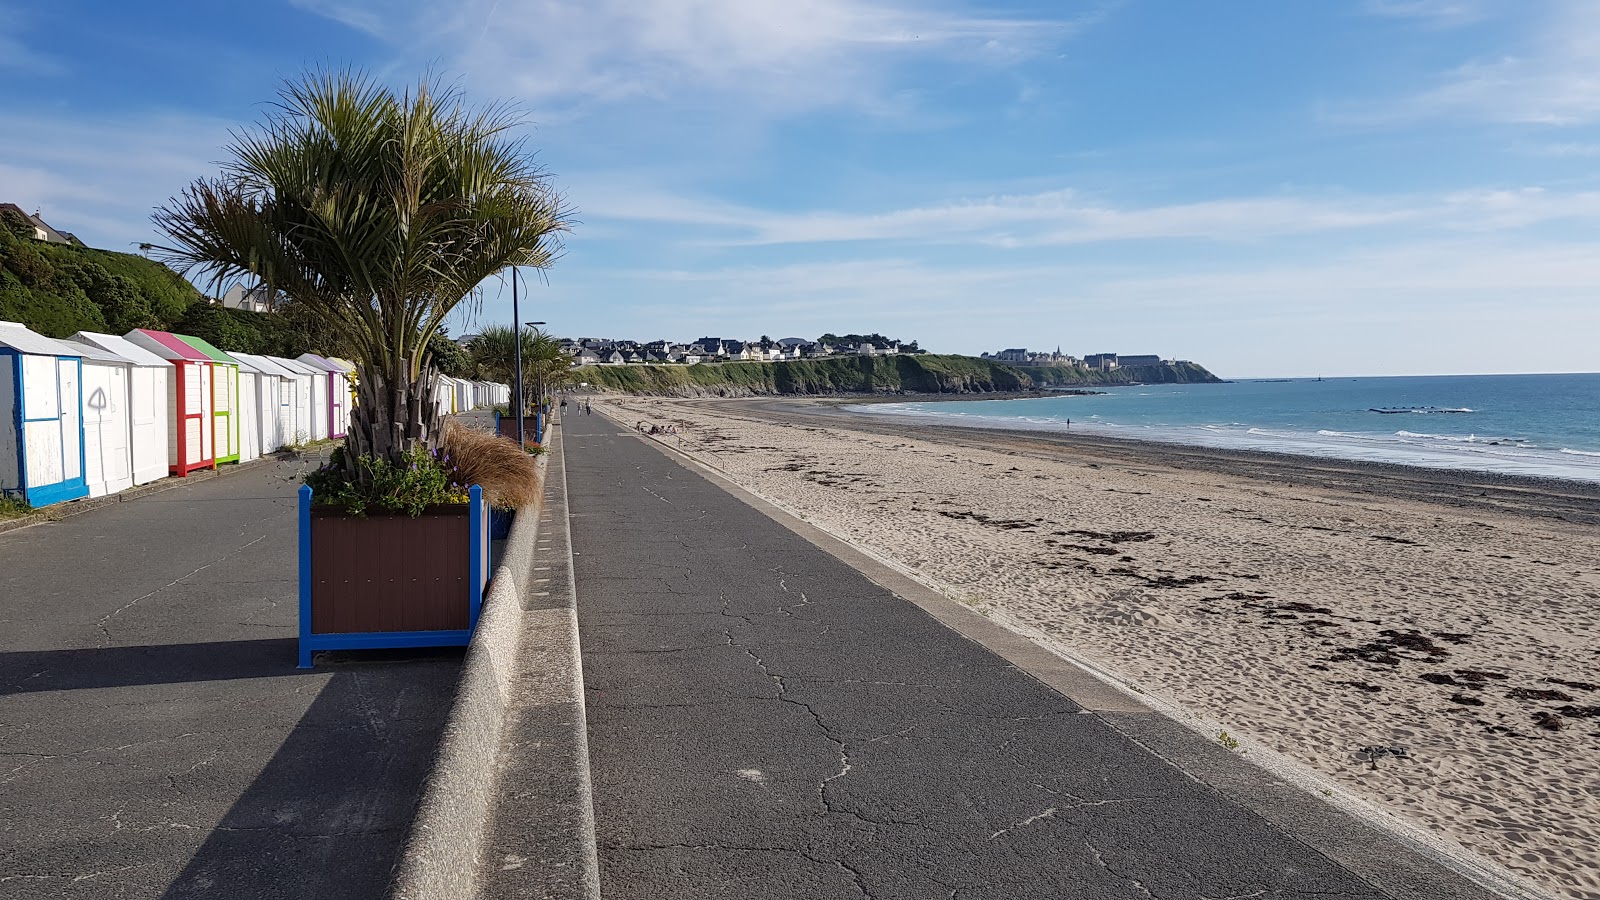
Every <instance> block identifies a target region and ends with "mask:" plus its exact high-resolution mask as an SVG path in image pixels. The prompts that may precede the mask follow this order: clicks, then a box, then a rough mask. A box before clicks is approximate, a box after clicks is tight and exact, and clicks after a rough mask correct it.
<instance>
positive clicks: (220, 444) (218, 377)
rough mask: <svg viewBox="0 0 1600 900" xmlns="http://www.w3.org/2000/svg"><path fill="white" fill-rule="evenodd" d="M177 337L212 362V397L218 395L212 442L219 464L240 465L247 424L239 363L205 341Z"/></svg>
mask: <svg viewBox="0 0 1600 900" xmlns="http://www.w3.org/2000/svg"><path fill="white" fill-rule="evenodd" d="M177 337H178V338H179V339H181V340H182V341H183V342H184V343H186V344H188V345H189V346H191V347H193V348H195V349H196V350H199V351H200V352H201V353H204V354H205V355H206V356H208V357H210V358H211V361H212V363H213V366H212V372H213V374H214V377H213V378H212V381H211V393H212V394H213V395H214V396H213V398H212V402H213V404H214V409H213V411H212V418H211V422H212V429H213V437H212V439H213V440H214V441H215V445H216V448H217V456H216V460H217V462H218V463H228V462H239V461H240V447H241V445H242V444H243V441H242V440H241V439H240V436H239V429H240V427H241V426H243V424H244V417H243V414H242V412H241V409H242V408H241V406H240V404H239V376H240V372H239V361H238V360H236V359H234V358H233V357H231V356H229V355H228V354H226V353H224V352H222V351H221V350H218V349H217V348H216V347H213V346H212V345H211V344H209V343H207V342H206V341H205V340H204V339H203V338H197V337H192V336H190V335H187V334H180V335H177Z"/></svg>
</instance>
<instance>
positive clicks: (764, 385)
mask: <svg viewBox="0 0 1600 900" xmlns="http://www.w3.org/2000/svg"><path fill="white" fill-rule="evenodd" d="M573 374H574V376H575V380H576V381H582V382H588V383H589V384H592V385H596V386H598V387H600V388H603V389H606V390H613V391H622V392H626V393H633V394H655V395H664V396H679V397H697V396H721V397H744V396H756V395H767V394H845V393H874V394H894V393H902V392H903V393H917V394H966V393H974V394H983V393H993V392H997V391H998V392H1004V391H1029V390H1037V389H1041V388H1049V387H1093V386H1095V385H1116V384H1132V383H1142V384H1155V383H1181V382H1215V381H1218V380H1219V379H1218V378H1217V377H1216V376H1215V375H1212V374H1211V373H1210V372H1207V371H1206V370H1205V369H1204V368H1202V367H1200V366H1197V365H1194V364H1192V363H1183V364H1179V365H1176V366H1137V367H1129V368H1126V369H1117V370H1115V371H1111V372H1091V371H1087V370H1084V369H1075V368H1067V367H1036V366H1028V367H1020V366H1008V365H1005V364H1003V363H998V362H994V361H992V360H987V359H978V358H976V357H971V356H947V355H936V354H921V355H915V356H904V355H902V356H877V357H871V356H841V357H837V358H833V359H808V360H793V361H787V362H730V363H718V364H707V363H701V364H699V365H693V366H672V365H654V366H584V367H583V368H580V369H577V370H575V371H574V373H573Z"/></svg>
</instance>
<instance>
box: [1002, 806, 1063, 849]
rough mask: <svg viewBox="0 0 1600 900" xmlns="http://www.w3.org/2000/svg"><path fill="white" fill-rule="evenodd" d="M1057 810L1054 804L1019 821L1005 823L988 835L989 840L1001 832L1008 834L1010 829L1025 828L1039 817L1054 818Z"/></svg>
mask: <svg viewBox="0 0 1600 900" xmlns="http://www.w3.org/2000/svg"><path fill="white" fill-rule="evenodd" d="M1057 811H1058V810H1057V809H1056V808H1055V807H1054V806H1050V807H1046V808H1045V809H1044V810H1043V811H1041V812H1037V813H1034V814H1033V815H1031V816H1029V817H1027V818H1026V819H1023V820H1022V821H1020V822H1012V823H1011V824H1010V825H1007V826H1006V827H1004V828H1002V829H1000V830H999V831H996V832H995V833H994V834H991V835H989V840H991V841H992V840H994V839H995V838H997V837H999V836H1000V835H1002V834H1010V833H1011V832H1012V831H1015V830H1016V829H1018V828H1025V827H1027V826H1029V825H1032V824H1033V823H1035V822H1037V821H1039V820H1040V819H1054V818H1055V817H1056V812H1057Z"/></svg>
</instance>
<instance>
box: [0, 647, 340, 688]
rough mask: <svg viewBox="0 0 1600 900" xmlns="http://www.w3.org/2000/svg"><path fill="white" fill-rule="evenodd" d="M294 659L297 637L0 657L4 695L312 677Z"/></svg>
mask: <svg viewBox="0 0 1600 900" xmlns="http://www.w3.org/2000/svg"><path fill="white" fill-rule="evenodd" d="M294 660H295V639H294V638H274V639H267V640H258V641H211V642H206V643H198V644H154V645H149V646H139V647H91V648H84V649H79V650H35V651H24V652H18V653H0V696H3V695H6V694H27V693H33V692H36V691H76V690H84V689H90V688H115V687H132V686H134V685H144V684H182V683H184V682H192V681H231V680H234V679H238V678H282V677H285V676H293V675H296V674H309V673H306V672H301V671H300V670H297V669H295V668H294Z"/></svg>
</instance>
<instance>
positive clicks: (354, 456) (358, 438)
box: [344, 365, 439, 481]
mask: <svg viewBox="0 0 1600 900" xmlns="http://www.w3.org/2000/svg"><path fill="white" fill-rule="evenodd" d="M436 378H437V373H436V372H435V370H434V368H433V367H432V366H431V365H430V366H425V367H423V370H422V374H421V375H420V376H418V377H417V379H416V380H414V381H413V380H411V379H410V378H408V377H407V375H406V373H405V371H404V370H403V369H401V371H399V372H398V374H390V375H383V374H380V370H379V369H377V368H376V367H371V366H366V365H362V366H359V367H358V371H357V381H356V406H355V409H353V410H351V413H350V429H349V433H348V434H346V435H345V460H344V467H345V473H346V476H347V477H349V478H350V479H351V480H352V481H358V480H362V479H363V478H364V475H363V472H364V470H362V469H360V468H359V467H357V466H356V460H358V459H360V458H361V457H363V456H371V457H375V458H378V459H384V460H387V461H388V462H390V463H395V464H398V463H400V461H401V460H402V459H403V458H404V457H405V455H406V454H407V453H409V452H410V451H411V450H413V449H416V448H418V447H420V448H422V449H424V450H428V451H432V450H434V449H436V445H437V442H438V435H439V405H438V404H437V403H436V402H434V399H433V387H434V381H435V379H436Z"/></svg>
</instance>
